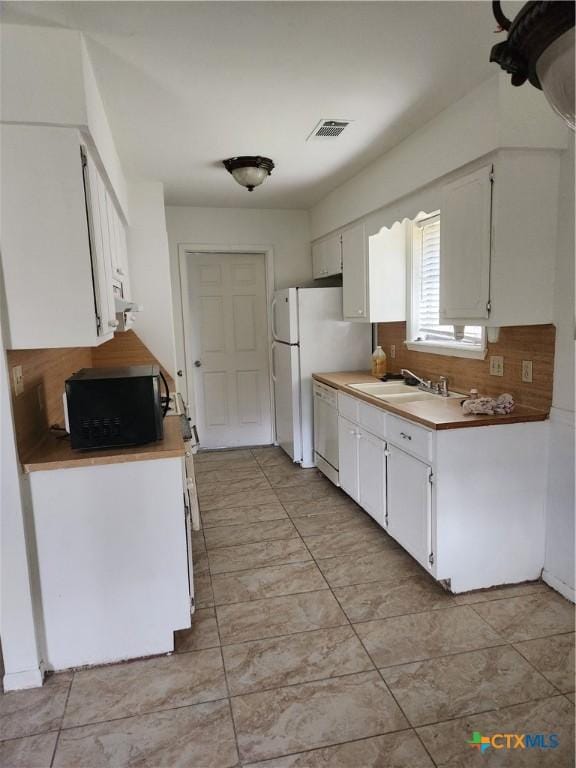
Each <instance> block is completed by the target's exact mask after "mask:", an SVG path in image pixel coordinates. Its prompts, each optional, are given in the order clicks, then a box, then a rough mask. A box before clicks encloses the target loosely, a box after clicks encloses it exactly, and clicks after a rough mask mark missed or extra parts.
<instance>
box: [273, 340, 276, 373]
mask: <svg viewBox="0 0 576 768" xmlns="http://www.w3.org/2000/svg"><path fill="white" fill-rule="evenodd" d="M275 353H276V343H275V342H272V381H276V354H275Z"/></svg>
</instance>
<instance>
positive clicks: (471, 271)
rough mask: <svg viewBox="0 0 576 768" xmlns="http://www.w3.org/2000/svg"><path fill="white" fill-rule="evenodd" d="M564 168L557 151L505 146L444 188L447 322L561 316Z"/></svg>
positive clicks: (528, 321) (516, 321) (534, 321)
mask: <svg viewBox="0 0 576 768" xmlns="http://www.w3.org/2000/svg"><path fill="white" fill-rule="evenodd" d="M559 168H560V153H559V152H556V151H554V150H539V151H533V150H513V151H512V150H501V151H499V152H498V153H496V155H495V156H494V162H493V163H492V164H491V165H486V166H484V167H482V168H479V169H477V170H475V171H473V172H471V173H468V174H466V175H463V176H460V177H459V178H457V179H455V180H453V181H451V182H450V183H448V184H447V185H446V186H445V187H444V190H443V195H442V207H441V210H440V218H441V222H442V223H441V237H440V320H441V321H443V322H445V323H446V324H450V325H484V326H509V325H538V324H545V323H551V322H553V319H554V316H553V291H554V285H553V281H554V273H555V260H556V237H557V228H558V194H559V186H558V185H559ZM492 169H493V181H491V178H490V172H491V170H492Z"/></svg>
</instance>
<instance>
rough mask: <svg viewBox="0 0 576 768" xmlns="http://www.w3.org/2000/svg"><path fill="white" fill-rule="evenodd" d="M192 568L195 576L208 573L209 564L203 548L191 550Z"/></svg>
mask: <svg viewBox="0 0 576 768" xmlns="http://www.w3.org/2000/svg"><path fill="white" fill-rule="evenodd" d="M192 559H193V561H194V563H193V570H194V575H195V576H200V575H201V574H203V573H210V564H209V562H208V554H207V552H206V550H205V549H201V550H200V551H199V552H197V551H196V550H192Z"/></svg>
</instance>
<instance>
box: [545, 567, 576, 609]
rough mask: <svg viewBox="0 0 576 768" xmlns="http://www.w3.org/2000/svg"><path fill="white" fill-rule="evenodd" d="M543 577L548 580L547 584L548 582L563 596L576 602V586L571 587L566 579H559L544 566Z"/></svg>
mask: <svg viewBox="0 0 576 768" xmlns="http://www.w3.org/2000/svg"><path fill="white" fill-rule="evenodd" d="M542 579H543V581H545V582H546V584H548V586H549V587H552V589H555V590H556V592H560V594H561V595H562V597H565V598H566V599H567V600H570V602H571V603H576V589H575V588H574V587H571V586H570V585H569V584H566V583H565V582H564V581H561V580H560V579H557V578H556V576H553V575H552V574H551V573H550V571H547V570H546V568H544V570H543V571H542Z"/></svg>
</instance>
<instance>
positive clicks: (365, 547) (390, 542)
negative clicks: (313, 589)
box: [304, 526, 398, 560]
mask: <svg viewBox="0 0 576 768" xmlns="http://www.w3.org/2000/svg"><path fill="white" fill-rule="evenodd" d="M304 541H305V543H306V546H307V547H308V549H309V550H310V552H311V553H312V557H313V558H315V559H316V560H320V559H325V558H327V557H339V556H340V555H347V556H350V555H368V554H370V553H372V552H377V553H385V552H389V551H390V550H391V549H395V550H397V549H398V544H397V543H396V542H395V541H394V539H391V538H390V536H388V535H387V534H386V533H385V532H384V531H383V530H382V529H381V528H378V527H376V526H374V527H370V528H355V529H354V530H351V531H339V532H338V533H325V534H322V535H320V536H305V537H304Z"/></svg>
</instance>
